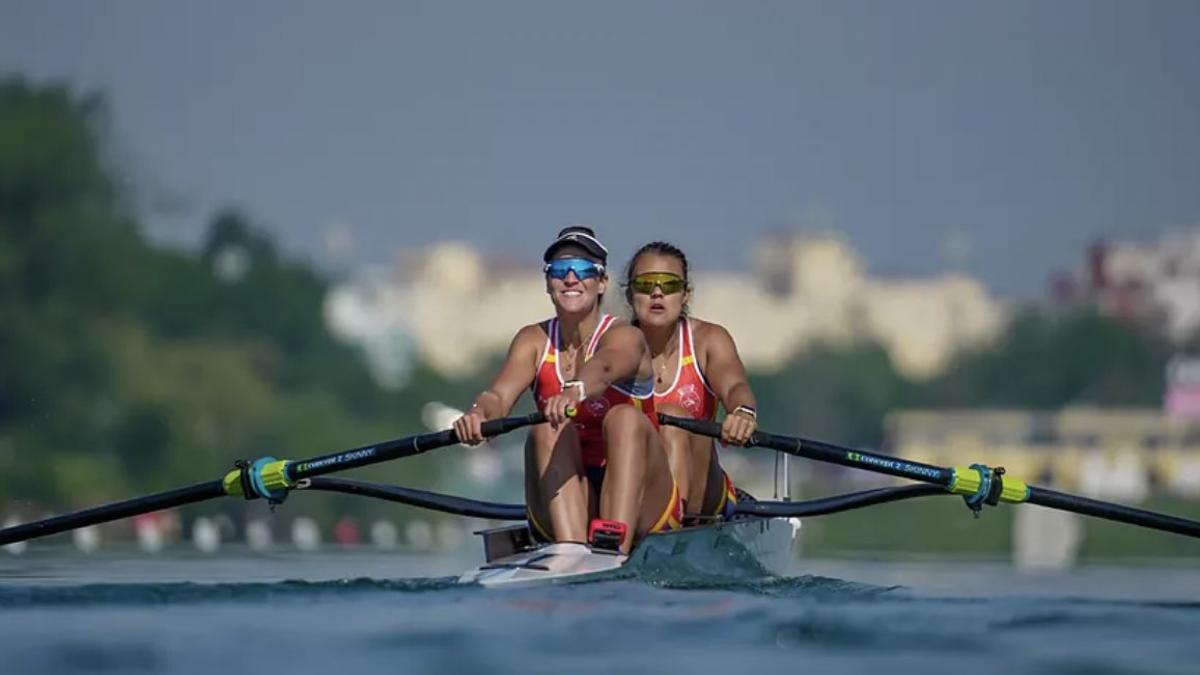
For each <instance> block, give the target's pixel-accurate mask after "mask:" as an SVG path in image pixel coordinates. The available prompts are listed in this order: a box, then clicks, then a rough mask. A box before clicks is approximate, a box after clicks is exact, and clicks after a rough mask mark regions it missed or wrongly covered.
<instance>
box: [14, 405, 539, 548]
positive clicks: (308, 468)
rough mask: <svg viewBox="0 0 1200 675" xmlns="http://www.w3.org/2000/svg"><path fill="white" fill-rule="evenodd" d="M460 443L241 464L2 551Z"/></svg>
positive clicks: (276, 491) (108, 507) (505, 426)
mask: <svg viewBox="0 0 1200 675" xmlns="http://www.w3.org/2000/svg"><path fill="white" fill-rule="evenodd" d="M544 421H545V416H544V415H542V413H540V412H536V413H533V414H530V415H524V416H521V417H504V418H501V419H496V420H490V421H487V422H484V423H483V435H484V436H489V437H491V436H498V435H500V434H503V433H507V432H509V431H513V430H515V429H519V428H521V427H525V426H531V425H535V424H541V423H542V422H544ZM456 443H458V436H457V434H455V433H454V430H453V429H447V430H445V431H435V432H432V433H427V434H418V435H414V436H405V437H403V438H396V439H393V440H390V441H384V442H383V443H377V444H375V445H364V446H362V447H358V448H353V449H351V450H345V451H343V452H335V453H332V454H328V455H321V456H319V457H313V458H312V459H306V460H301V461H290V460H286V459H275V458H274V457H263V458H261V459H258V460H254V461H253V462H250V461H239V462H237V463H236V465H235V466H237V468H236V469H234V470H233V471H230V472H229V473H227V474H225V477H224V478H220V479H217V480H211V481H206V482H203V483H196V484H195V485H189V486H186V487H181V488H176V489H174V490H167V491H166V492H159V493H156V494H152V495H146V496H145V497H135V498H134V499H127V500H125V501H120V502H115V503H112V504H105V505H103V506H96V507H93V508H90V509H84V510H82V511H76V512H74V513H67V514H64V515H61V516H54V517H51V518H46V519H45V520H39V521H35V522H32V523H25V524H22V525H14V526H13V527H6V528H4V529H0V546H2V545H5V544H14V543H16V542H19V541H25V540H28V539H36V538H38V537H45V536H47V535H51V534H57V533H59V532H66V531H67V530H74V529H78V528H81V527H86V526H88V525H97V524H99V523H107V522H109V521H113V520H120V519H121V518H128V517H130V516H137V515H141V514H143V513H151V512H153V511H160V510H162V509H168V508H173V507H176V506H183V505H185V504H195V503H197V502H202V501H207V500H209V499H216V498H218V497H225V496H239V497H245V498H246V499H259V498H262V499H266V500H268V501H270V502H272V503H273V504H277V503H279V502H281V501H283V499H284V498H285V497H286V496H287V493H288V490H290V489H292V488H293V487H295V486H296V484H297V483H298V482H300V481H301V480H303V479H305V478H311V477H313V476H320V475H323V474H327V473H333V472H335V471H344V470H346V469H353V468H357V467H360V466H368V465H370V464H378V463H380V462H386V461H389V460H393V459H400V458H402V457H411V456H413V455H419V454H421V453H423V452H427V451H429V450H434V449H437V448H444V447H446V446H448V445H454V444H456Z"/></svg>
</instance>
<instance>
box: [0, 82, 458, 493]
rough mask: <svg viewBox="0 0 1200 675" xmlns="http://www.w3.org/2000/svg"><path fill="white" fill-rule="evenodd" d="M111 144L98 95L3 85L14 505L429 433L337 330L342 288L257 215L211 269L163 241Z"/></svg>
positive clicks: (4, 466) (0, 281)
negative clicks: (139, 216)
mask: <svg viewBox="0 0 1200 675" xmlns="http://www.w3.org/2000/svg"><path fill="white" fill-rule="evenodd" d="M105 127H106V124H105V106H104V102H103V99H102V98H100V97H97V96H77V95H75V94H74V93H73V92H72V91H70V89H68V88H66V87H61V86H54V85H51V86H44V85H36V84H31V83H28V82H25V81H22V80H19V79H10V80H5V81H3V82H0V317H3V320H2V321H0V383H3V386H0V496H3V499H4V501H6V502H7V501H9V500H18V501H30V502H33V503H35V504H38V505H39V507H40V508H43V507H49V508H54V507H63V506H68V507H70V506H80V505H83V504H88V503H95V502H96V501H101V500H104V499H112V498H117V497H124V496H128V495H129V494H131V493H136V492H147V491H153V490H159V489H163V488H166V487H171V486H174V485H179V484H185V483H190V482H194V481H197V480H201V479H203V478H206V477H211V476H214V475H220V473H221V472H223V471H224V470H225V469H226V468H227V467H228V466H229V465H230V463H231V462H232V460H233V459H235V458H237V457H255V456H260V455H263V454H268V453H273V454H276V455H277V456H303V455H306V454H317V453H324V452H329V451H333V450H336V449H338V448H343V447H347V446H348V445H354V444H356V443H367V442H370V441H375V440H380V439H382V438H388V437H392V436H397V435H401V434H403V433H406V432H411V431H412V430H414V429H415V428H416V427H417V424H418V420H417V415H418V413H419V409H420V406H421V405H422V404H423V403H424V402H425V401H426V400H428V399H427V398H425V397H424V394H425V392H422V391H419V390H408V391H405V392H400V393H396V394H386V393H384V392H382V391H380V390H379V389H378V387H376V386H375V385H374V384H373V382H372V381H371V379H370V377H369V375H368V373H367V370H366V368H365V367H364V365H363V363H362V360H361V359H360V358H359V355H358V354H357V353H355V351H354V350H352V349H351V348H349V347H347V346H345V345H342V344H340V343H338V342H337V341H336V340H335V339H334V338H333V337H332V336H331V335H329V333H328V332H327V331H326V329H325V327H324V321H323V302H324V297H325V294H326V290H327V285H326V282H325V280H324V279H322V278H321V276H320V275H319V274H318V273H316V272H315V271H314V270H313V269H311V268H310V267H309V266H307V265H305V264H304V263H302V262H298V261H294V260H290V259H288V258H287V257H286V256H285V255H283V254H282V253H280V252H279V251H278V250H277V248H276V247H275V245H274V243H273V242H272V240H271V238H270V237H269V236H268V235H267V234H265V232H264V231H263V230H262V229H261V228H260V227H258V226H256V225H255V224H254V223H253V222H251V220H250V219H249V218H248V217H246V216H245V215H244V214H242V213H240V212H238V211H235V210H224V211H221V212H219V213H217V214H216V215H215V216H214V217H213V220H212V222H211V226H210V229H209V234H208V237H207V240H206V243H205V245H204V247H203V249H202V250H201V251H198V252H195V253H193V252H188V251H178V250H170V249H165V248H161V247H156V246H152V245H151V244H149V243H148V242H147V241H146V240H145V239H144V238H143V237H142V236H141V235H140V233H139V230H138V228H137V226H136V222H135V219H134V218H133V217H131V216H130V215H129V214H127V213H126V212H125V211H124V210H123V207H122V204H123V202H124V199H125V194H124V191H123V190H124V187H123V186H122V185H121V181H120V180H119V179H118V177H117V175H116V174H115V172H114V171H113V170H112V169H111V168H110V167H108V166H107V165H106V163H105V156H106V155H105V151H104V146H103V140H104V137H105ZM433 379H436V378H433ZM423 383H424V384H431V378H429V377H425V378H424V382H423ZM433 384H438V383H436V382H434V383H433ZM447 386H448V385H442V386H441V387H440V388H441V389H442V390H445V389H446V388H447ZM435 388H437V387H435ZM421 467H423V470H421V469H417V467H416V466H415V465H414V466H410V467H407V469H408V470H407V471H406V472H404V478H405V479H406V482H408V483H410V484H421V483H425V482H427V481H428V479H429V476H428V469H429V465H428V464H422V465H421ZM313 501H314V503H321V501H320V500H313ZM324 503H326V504H328V503H329V501H328V500H325V502H324Z"/></svg>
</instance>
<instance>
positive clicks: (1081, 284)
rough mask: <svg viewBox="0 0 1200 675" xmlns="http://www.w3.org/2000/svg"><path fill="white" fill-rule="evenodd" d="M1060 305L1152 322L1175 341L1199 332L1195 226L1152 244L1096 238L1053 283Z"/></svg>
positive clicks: (1199, 243)
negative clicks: (1079, 259)
mask: <svg viewBox="0 0 1200 675" xmlns="http://www.w3.org/2000/svg"><path fill="white" fill-rule="evenodd" d="M1051 294H1052V296H1053V299H1054V300H1055V301H1056V302H1057V303H1059V304H1063V305H1077V304H1085V303H1086V304H1091V305H1094V306H1095V307H1096V308H1097V309H1098V310H1099V311H1100V312H1102V313H1103V314H1106V315H1108V316H1114V317H1117V318H1120V319H1124V320H1129V321H1138V322H1141V323H1145V324H1149V325H1153V326H1155V327H1157V328H1159V329H1161V331H1162V332H1163V334H1164V335H1166V336H1167V337H1168V338H1169V339H1171V340H1172V341H1174V342H1176V343H1183V342H1186V341H1188V340H1189V339H1191V338H1194V337H1196V336H1197V335H1200V226H1197V227H1191V228H1183V229H1178V230H1174V231H1170V232H1168V233H1166V234H1164V235H1163V236H1161V237H1160V238H1159V239H1158V240H1157V241H1154V242H1152V243H1136V242H1097V243H1095V244H1093V245H1092V246H1091V247H1090V248H1089V249H1088V252H1087V256H1086V259H1085V261H1084V263H1083V264H1082V265H1080V266H1079V267H1078V268H1077V269H1075V270H1074V271H1073V272H1070V273H1065V274H1061V275H1059V276H1058V277H1056V278H1055V279H1054V281H1053V282H1052V288H1051Z"/></svg>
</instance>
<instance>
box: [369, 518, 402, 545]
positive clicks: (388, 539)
mask: <svg viewBox="0 0 1200 675" xmlns="http://www.w3.org/2000/svg"><path fill="white" fill-rule="evenodd" d="M399 541H400V531H399V530H397V529H396V526H395V525H393V524H392V523H391V521H387V520H377V521H375V522H374V523H372V524H371V543H372V544H374V545H375V548H377V549H379V550H381V551H392V550H395V548H396V544H397V543H399Z"/></svg>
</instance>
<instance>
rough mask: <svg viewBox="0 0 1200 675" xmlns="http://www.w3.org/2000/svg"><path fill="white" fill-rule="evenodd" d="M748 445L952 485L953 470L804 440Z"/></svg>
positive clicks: (701, 425)
mask: <svg viewBox="0 0 1200 675" xmlns="http://www.w3.org/2000/svg"><path fill="white" fill-rule="evenodd" d="M658 417H659V420H660V421H661V422H662V423H664V424H670V425H671V426H676V427H679V428H681V429H684V430H685V431H690V432H692V433H694V434H700V435H702V436H711V437H712V438H720V437H721V425H719V424H717V423H715V422H708V421H705V420H693V419H687V418H683V417H673V416H671V415H659V416H658ZM749 445H756V446H758V447H760V448H770V449H772V450H778V451H779V452H786V453H787V454H789V455H795V456H796V457H804V458H806V459H812V460H816V461H818V462H825V463H827V464H839V465H841V466H846V467H850V468H852V469H865V470H867V471H874V472H875V473H885V474H888V475H889V476H896V477H898V478H908V479H910V480H915V481H920V482H922V483H931V484H933V485H940V486H942V487H945V488H949V487H950V484H951V483H952V482H953V481H954V470H953V469H946V468H942V467H940V466H933V465H931V464H922V463H921V462H910V461H908V460H905V459H900V458H898V457H889V456H887V455H879V454H875V453H873V452H864V451H861V450H852V449H850V448H842V447H838V446H836V445H832V444H829V443H822V442H821V441H814V440H810V439H807V438H793V437H791V436H779V435H777V434H769V433H767V432H765V431H759V432H756V433H755V434H754V436H753V437H751V439H750V443H749Z"/></svg>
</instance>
